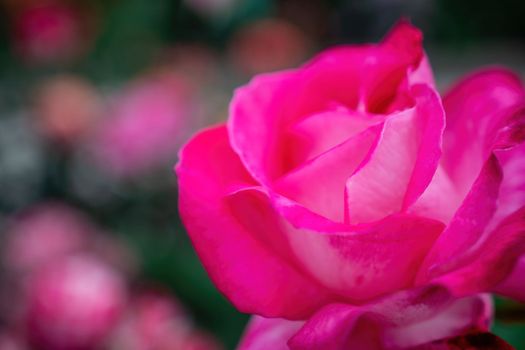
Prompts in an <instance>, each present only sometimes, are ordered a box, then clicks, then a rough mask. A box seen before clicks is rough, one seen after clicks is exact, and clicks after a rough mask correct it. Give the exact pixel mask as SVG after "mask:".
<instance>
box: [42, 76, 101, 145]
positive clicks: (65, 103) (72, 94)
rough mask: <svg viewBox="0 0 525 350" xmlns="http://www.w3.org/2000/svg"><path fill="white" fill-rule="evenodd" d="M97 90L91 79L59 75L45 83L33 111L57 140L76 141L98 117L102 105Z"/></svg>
mask: <svg viewBox="0 0 525 350" xmlns="http://www.w3.org/2000/svg"><path fill="white" fill-rule="evenodd" d="M101 100H102V99H101V96H100V95H99V93H98V91H97V90H96V89H95V87H94V86H92V85H91V84H90V83H89V82H88V81H86V80H84V79H82V78H80V77H77V76H73V75H71V76H68V75H60V76H56V77H54V78H52V79H49V80H46V81H44V82H43V83H42V85H41V87H40V89H39V91H38V94H37V96H36V103H35V108H34V114H35V118H36V123H37V125H38V127H39V129H40V130H41V131H42V132H43V133H44V135H46V136H47V137H49V138H50V139H52V140H54V141H59V142H65V143H75V142H78V141H79V140H81V139H82V138H83V137H85V136H86V134H88V133H89V132H90V131H91V130H92V128H93V127H94V126H95V125H96V123H97V122H98V121H99V119H100V117H101V115H102V112H103V105H102V101H101Z"/></svg>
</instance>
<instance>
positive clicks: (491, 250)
mask: <svg viewBox="0 0 525 350" xmlns="http://www.w3.org/2000/svg"><path fill="white" fill-rule="evenodd" d="M524 253H525V206H524V207H522V208H521V209H519V210H517V211H516V212H514V213H513V214H512V215H509V216H508V217H507V218H505V220H503V221H502V222H501V223H500V224H499V226H498V227H496V228H495V229H494V230H493V231H491V232H490V233H487V234H485V235H484V237H482V238H481V239H480V240H479V242H477V244H475V245H474V246H473V247H472V248H471V249H469V250H467V251H466V252H465V253H464V254H461V255H458V256H455V257H451V259H450V260H449V261H447V262H446V263H442V264H441V265H435V266H433V267H432V268H431V270H430V275H431V276H440V277H437V278H435V279H434V281H436V282H438V283H441V284H443V285H446V286H447V288H449V289H450V290H451V291H452V292H453V293H454V294H455V295H458V296H461V295H469V294H472V293H478V292H479V291H486V290H492V289H494V288H495V287H496V286H497V285H498V284H499V283H500V282H501V281H502V280H504V279H505V278H507V276H509V274H510V273H511V272H512V269H513V268H514V266H515V264H516V262H517V261H518V259H519V257H520V256H522V255H523V254H524Z"/></svg>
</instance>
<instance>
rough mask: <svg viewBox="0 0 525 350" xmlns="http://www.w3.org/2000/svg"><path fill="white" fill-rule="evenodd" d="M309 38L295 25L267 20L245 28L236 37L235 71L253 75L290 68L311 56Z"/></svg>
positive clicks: (233, 50) (231, 53)
mask: <svg viewBox="0 0 525 350" xmlns="http://www.w3.org/2000/svg"><path fill="white" fill-rule="evenodd" d="M308 50H309V43H308V39H307V38H306V35H305V34H304V33H303V32H302V31H301V29H299V28H298V27H296V26H294V25H293V24H291V23H289V22H286V21H284V20H279V19H264V20H259V21H256V22H252V23H249V24H247V25H246V26H245V27H242V28H241V29H240V30H239V32H238V33H236V35H235V37H234V38H233V40H232V42H231V44H230V48H229V56H230V60H231V63H232V67H233V68H234V69H238V70H240V72H241V73H243V74H246V75H248V76H251V75H253V74H257V73H262V72H268V71H273V70H277V69H283V68H289V67H292V66H294V65H296V64H298V63H300V62H301V61H302V60H303V59H304V58H305V57H306V55H307V53H308Z"/></svg>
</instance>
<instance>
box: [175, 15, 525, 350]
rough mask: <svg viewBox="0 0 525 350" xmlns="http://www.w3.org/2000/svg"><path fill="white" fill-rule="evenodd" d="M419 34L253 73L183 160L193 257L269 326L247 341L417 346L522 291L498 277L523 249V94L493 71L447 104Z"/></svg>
mask: <svg viewBox="0 0 525 350" xmlns="http://www.w3.org/2000/svg"><path fill="white" fill-rule="evenodd" d="M421 41H422V35H421V33H420V32H419V31H418V30H417V29H416V28H414V27H412V26H411V25H410V24H408V23H406V22H402V23H400V24H398V25H397V26H396V27H395V28H394V30H393V31H392V32H391V33H390V34H389V35H388V36H387V37H386V39H385V40H383V42H381V43H380V44H378V45H362V46H343V47H338V48H334V49H330V50H327V51H326V52H324V53H321V54H320V55H319V56H317V57H316V58H314V59H313V60H312V61H310V62H309V63H308V64H306V65H304V66H303V67H301V68H298V69H295V70H289V71H284V72H278V73H274V74H267V75H260V76H257V77H255V78H254V79H253V80H252V81H251V82H250V83H249V84H248V85H246V86H244V87H241V88H239V89H238V90H237V91H236V93H235V95H234V97H233V100H232V102H231V105H230V118H229V120H228V123H227V124H226V125H220V126H217V127H213V128H210V129H208V130H205V131H203V132H201V133H200V134H198V135H197V136H195V137H194V138H193V140H191V141H190V142H189V143H188V144H187V145H186V146H185V147H184V149H183V150H182V152H181V160H180V163H179V164H178V166H177V170H176V171H177V175H178V178H179V186H180V211H181V216H182V219H183V221H184V223H185V225H186V227H187V229H188V232H189V234H190V237H191V239H192V241H193V244H194V246H195V249H196V250H197V253H198V254H199V256H200V258H201V260H202V262H203V263H204V266H205V267H206V269H207V270H208V273H209V274H210V276H211V278H212V279H213V281H214V282H215V284H216V285H217V287H218V288H219V289H220V290H221V292H223V293H224V294H225V295H226V296H227V297H228V298H229V299H230V300H231V301H232V302H233V304H234V305H235V306H236V307H237V308H238V309H239V310H241V311H243V312H247V313H254V314H257V315H259V316H256V317H255V318H254V319H253V321H252V323H251V325H250V327H249V328H248V330H247V333H246V335H245V338H244V340H243V341H242V343H241V348H244V349H280V348H287V345H288V346H289V347H290V348H292V349H348V348H349V346H350V344H352V347H351V348H352V349H399V348H410V347H416V346H420V345H422V344H425V343H428V342H431V341H435V340H439V339H443V338H449V337H453V336H456V335H459V334H462V333H463V332H464V331H465V330H468V329H476V330H481V331H483V330H486V329H487V327H488V321H489V319H490V315H491V305H490V300H489V298H488V297H487V295H484V294H480V293H484V292H488V291H492V290H494V289H498V291H500V292H501V293H507V292H509V293H511V294H512V295H514V296H516V294H521V296H522V297H523V296H524V294H525V288H521V290H518V289H517V288H516V287H515V286H516V284H513V283H512V281H510V282H509V281H505V283H503V284H502V285H499V286H498V284H499V283H500V282H501V281H502V280H503V279H505V278H506V277H507V276H509V274H510V272H511V271H512V268H513V266H514V265H515V262H516V260H517V259H518V257H519V256H520V255H521V254H523V253H525V220H524V219H525V176H523V172H524V170H523V169H524V167H525V144H524V143H523V141H524V138H525V137H524V136H525V133H524V125H525V115H524V107H525V89H524V87H523V85H522V83H521V82H520V80H519V79H518V78H517V77H516V76H515V75H514V74H512V73H511V72H508V71H506V70H504V69H499V68H494V69H488V70H484V71H481V72H478V73H475V74H473V75H470V76H468V77H467V78H465V79H464V80H462V81H461V82H460V83H459V84H458V85H456V86H455V87H454V88H453V89H452V90H451V91H450V92H449V93H448V94H447V95H446V96H445V97H444V99H443V100H441V98H440V96H439V94H438V93H437V92H436V90H435V86H434V82H433V77H432V72H431V69H430V65H429V64H428V60H427V58H426V56H425V54H424V52H423V49H422V46H421ZM445 120H446V122H445ZM445 125H446V127H445ZM518 270H519V269H518ZM512 276H518V277H516V278H519V276H520V271H516V270H515V272H513V274H512ZM512 276H511V277H512ZM521 276H523V274H521ZM505 284H506V285H508V286H510V287H509V288H510V291H509V290H505V288H504V287H505ZM501 289H503V290H501ZM275 317H280V318H281V319H272V318H275Z"/></svg>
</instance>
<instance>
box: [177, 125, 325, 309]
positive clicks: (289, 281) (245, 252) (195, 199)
mask: <svg viewBox="0 0 525 350" xmlns="http://www.w3.org/2000/svg"><path fill="white" fill-rule="evenodd" d="M177 174H178V177H179V190H180V194H179V208H180V213H181V217H182V220H183V222H184V223H185V226H186V228H187V229H188V233H189V235H190V238H191V240H192V242H193V245H194V246H195V249H196V251H197V253H198V255H199V257H200V258H201V261H202V262H203V264H204V266H205V268H206V269H207V271H208V273H209V274H210V277H211V279H212V280H213V281H214V282H215V284H216V285H217V287H218V288H219V290H220V291H221V292H223V293H224V294H225V295H226V296H228V298H229V299H230V300H231V301H232V302H233V303H234V305H235V306H236V307H237V308H238V309H239V310H241V311H243V312H248V313H257V314H260V315H265V316H277V315H278V316H282V317H289V318H297V317H305V316H307V315H308V314H309V313H311V312H312V311H313V310H315V309H316V308H318V307H319V306H320V305H322V304H323V303H324V302H325V301H326V298H327V296H326V294H325V292H324V291H323V290H321V289H320V288H319V287H317V286H316V285H315V283H314V282H312V281H311V280H309V279H308V278H307V277H305V276H304V275H302V274H301V273H300V272H299V271H298V270H297V269H296V268H295V267H294V266H291V265H290V264H289V263H288V262H287V261H285V260H283V259H281V258H280V257H279V256H277V255H276V254H275V253H274V252H273V251H272V250H271V249H269V248H268V247H267V246H266V245H265V244H264V243H263V242H261V241H259V240H257V239H256V238H255V237H254V236H253V233H252V232H250V231H247V230H246V229H245V228H244V227H243V226H242V224H241V223H239V222H238V221H237V220H236V219H235V217H234V216H232V213H231V212H230V209H229V208H228V206H227V203H226V201H225V200H224V199H223V196H224V195H226V194H227V193H229V192H230V191H231V189H232V188H234V187H238V186H242V185H245V184H250V185H252V184H253V180H252V179H251V178H250V176H249V175H248V174H247V173H246V171H245V170H244V169H243V167H242V165H241V163H240V161H239V159H238V157H237V156H236V155H235V154H234V153H233V151H232V150H231V148H230V145H229V143H228V139H227V131H226V128H225V127H223V126H221V127H217V128H213V129H209V130H206V131H204V132H202V133H200V134H199V135H197V136H196V137H195V138H194V139H193V140H192V141H190V143H189V144H187V145H186V146H185V147H184V149H183V150H182V152H181V161H180V163H179V164H178V166H177Z"/></svg>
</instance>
